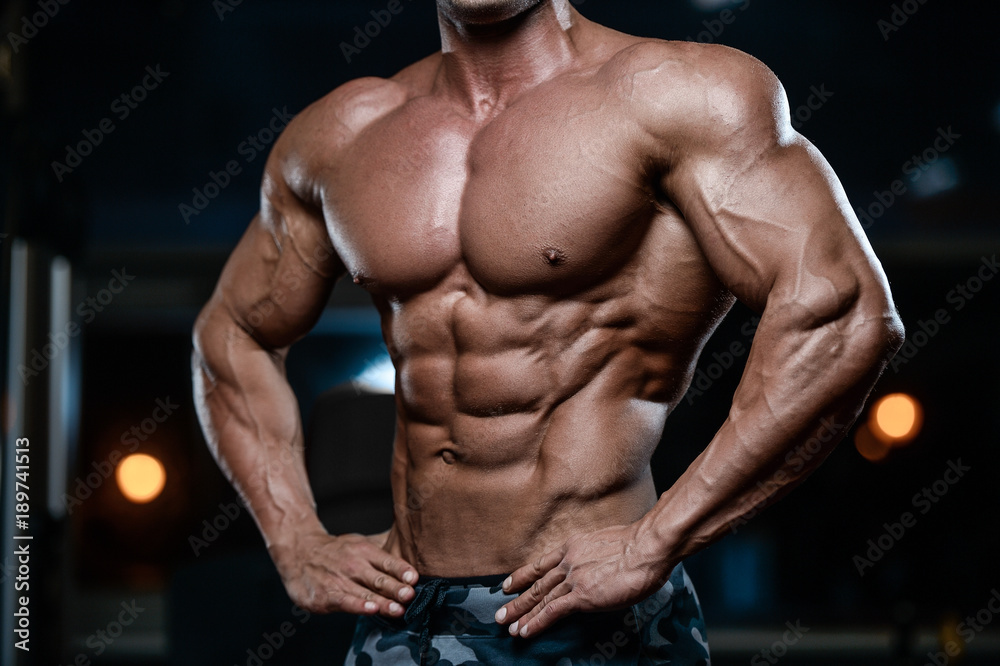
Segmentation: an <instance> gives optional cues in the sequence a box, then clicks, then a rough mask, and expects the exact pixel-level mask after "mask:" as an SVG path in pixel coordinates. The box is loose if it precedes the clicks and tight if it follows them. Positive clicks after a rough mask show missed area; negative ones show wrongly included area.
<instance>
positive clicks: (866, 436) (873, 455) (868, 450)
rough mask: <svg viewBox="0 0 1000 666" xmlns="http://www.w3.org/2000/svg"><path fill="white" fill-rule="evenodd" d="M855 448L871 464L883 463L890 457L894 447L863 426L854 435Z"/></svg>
mask: <svg viewBox="0 0 1000 666" xmlns="http://www.w3.org/2000/svg"><path fill="white" fill-rule="evenodd" d="M854 448H856V449H857V450H858V453H860V454H861V457H863V458H864V459H865V460H867V461H869V462H882V461H883V460H885V459H886V456H888V455H889V451H890V450H891V449H892V446H890V445H889V444H886V443H885V442H883V441H881V440H880V439H879V438H878V437H876V436H875V435H873V434H872V431H871V430H869V429H868V426H867V425H862V426H861V427H859V428H858V429H857V431H856V432H855V433H854Z"/></svg>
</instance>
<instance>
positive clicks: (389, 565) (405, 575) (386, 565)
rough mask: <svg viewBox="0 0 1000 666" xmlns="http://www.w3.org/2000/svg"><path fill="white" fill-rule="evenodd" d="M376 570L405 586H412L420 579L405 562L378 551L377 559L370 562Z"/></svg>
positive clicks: (411, 566) (414, 570)
mask: <svg viewBox="0 0 1000 666" xmlns="http://www.w3.org/2000/svg"><path fill="white" fill-rule="evenodd" d="M372 563H373V564H374V565H375V567H376V568H377V569H380V570H381V571H384V572H385V573H387V574H390V575H391V576H392V577H393V578H395V579H396V580H398V581H401V582H402V583H403V584H405V585H413V584H414V583H416V582H417V579H418V578H419V577H420V576H419V574H417V570H416V569H415V568H414V567H413V565H412V564H410V563H409V562H407V561H406V560H404V559H402V558H400V557H396V556H395V555H392V554H390V553H387V552H385V551H384V550H382V549H381V548H380V549H378V557H377V558H376V559H374V560H373V562H372Z"/></svg>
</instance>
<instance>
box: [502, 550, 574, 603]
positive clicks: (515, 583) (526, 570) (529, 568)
mask: <svg viewBox="0 0 1000 666" xmlns="http://www.w3.org/2000/svg"><path fill="white" fill-rule="evenodd" d="M565 555H566V546H565V544H564V545H563V546H562V547H561V548H557V549H555V550H551V551H549V552H548V553H545V554H544V555H541V556H539V557H538V559H536V560H535V561H534V562H530V563H528V564H525V565H524V566H523V567H521V568H520V569H517V570H515V571H514V573H512V574H511V575H509V576H507V580H505V581H504V582H503V591H504V592H517V591H518V590H523V589H524V588H526V587H528V586H529V585H531V584H532V583H534V582H535V581H536V580H538V579H539V578H541V577H542V576H544V575H545V574H546V573H548V572H549V571H550V570H551V569H552V568H553V567H555V566H556V565H557V564H559V563H560V562H562V560H563V557H564V556H565Z"/></svg>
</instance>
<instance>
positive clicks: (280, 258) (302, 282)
mask: <svg viewBox="0 0 1000 666" xmlns="http://www.w3.org/2000/svg"><path fill="white" fill-rule="evenodd" d="M317 226H319V225H318V224H315V225H312V227H310V226H308V225H307V224H303V223H302V222H301V221H290V220H285V219H275V216H274V215H273V214H270V213H269V212H267V211H265V213H263V214H260V215H258V216H257V217H255V218H254V221H253V222H252V223H251V224H250V227H249V228H248V229H247V231H246V233H245V234H244V235H243V238H242V239H241V240H240V242H239V244H238V245H237V247H236V249H235V250H234V251H233V254H232V256H231V257H230V258H229V261H228V262H227V263H226V267H225V269H224V270H223V273H222V277H221V278H220V280H219V287H218V290H217V293H216V297H217V298H218V300H219V301H220V305H221V306H222V307H224V308H226V310H228V313H229V315H230V316H231V317H232V319H233V321H234V322H235V323H236V324H237V325H238V326H239V327H240V328H242V329H243V330H244V331H245V332H246V333H248V334H249V335H250V336H251V337H253V338H254V339H255V340H256V341H257V343H258V344H260V345H261V346H262V347H265V348H268V349H280V348H284V347H287V346H288V345H290V344H292V343H293V342H295V341H296V340H298V339H299V338H301V337H302V336H304V335H305V334H306V333H308V332H309V330H310V329H311V328H312V327H313V326H314V325H315V324H316V321H317V320H318V319H319V316H320V314H322V311H323V308H324V306H325V305H326V302H327V300H328V299H329V297H330V291H331V289H332V288H333V284H334V282H335V280H336V279H337V277H339V276H340V274H341V273H342V270H343V269H342V267H341V264H340V261H339V259H338V258H337V257H336V254H335V253H334V251H333V249H332V247H331V246H330V243H329V240H328V238H327V237H326V234H325V231H324V230H322V228H321V227H320V228H318V229H317V228H315V227H317Z"/></svg>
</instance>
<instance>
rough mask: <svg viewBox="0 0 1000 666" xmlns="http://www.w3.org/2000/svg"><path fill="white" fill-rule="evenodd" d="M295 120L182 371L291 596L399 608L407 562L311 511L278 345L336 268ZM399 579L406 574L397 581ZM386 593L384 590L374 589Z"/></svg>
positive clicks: (312, 309) (355, 607) (317, 303)
mask: <svg viewBox="0 0 1000 666" xmlns="http://www.w3.org/2000/svg"><path fill="white" fill-rule="evenodd" d="M301 132H302V130H301V129H300V126H299V125H296V124H295V123H293V124H292V126H290V127H289V129H288V130H286V132H285V134H284V135H282V137H281V139H280V140H279V142H278V144H277V145H276V146H275V149H274V151H273V152H272V154H271V156H270V158H269V160H268V164H267V167H266V171H265V177H264V184H263V188H262V197H261V210H260V213H259V214H258V215H257V216H256V218H255V219H254V221H253V223H252V224H251V225H250V227H249V229H248V230H247V231H246V233H245V234H244V236H243V238H242V239H241V240H240V242H239V245H238V246H237V247H236V249H235V250H234V252H233V254H232V256H231V257H230V258H229V261H228V262H227V264H226V266H225V269H224V270H223V273H222V276H221V278H220V280H219V284H218V286H217V287H216V290H215V293H214V294H213V295H212V298H211V300H210V301H209V302H208V304H207V305H206V306H205V308H204V310H203V311H202V312H201V315H200V316H199V317H198V321H197V324H196V326H195V332H194V353H193V357H192V371H193V378H194V386H195V400H196V403H197V408H198V415H199V418H200V420H201V423H202V426H203V429H204V432H205V436H206V439H207V440H208V444H209V447H210V448H211V450H212V453H213V455H214V456H215V458H216V460H217V461H218V463H219V466H220V467H221V469H222V470H223V472H224V473H225V474H226V476H227V477H228V478H229V480H230V481H231V482H232V483H233V485H234V486H235V487H236V489H237V491H238V492H239V493H240V495H241V496H242V498H243V500H244V502H245V504H246V506H247V507H248V508H249V510H250V512H251V514H252V515H253V517H254V519H255V520H256V521H257V525H258V526H259V528H260V530H261V533H262V534H263V536H264V540H265V542H266V544H267V547H268V551H269V552H270V553H271V556H272V558H273V559H274V561H275V564H276V565H277V566H278V570H279V572H280V573H281V575H282V578H283V579H284V581H285V584H286V586H287V587H288V590H289V594H290V595H291V596H292V598H293V600H294V601H295V602H296V603H298V604H299V605H301V606H303V607H305V608H308V609H310V610H315V611H321V612H322V611H331V610H343V611H348V612H354V613H373V612H383V613H385V614H389V615H398V614H400V613H401V612H402V608H401V607H400V606H399V604H396V603H395V602H393V601H392V599H389V598H386V597H394V598H397V599H399V600H401V601H405V600H407V599H408V598H410V597H411V596H412V588H410V587H409V586H408V585H407V584H406V583H410V582H414V581H415V580H416V571H415V570H413V568H412V567H411V566H410V565H409V564H408V563H406V562H405V561H403V560H401V559H399V558H397V557H394V556H392V555H390V554H389V553H388V552H386V551H385V550H383V549H382V545H383V544H382V541H384V537H382V538H377V537H362V536H361V535H348V536H344V537H330V536H329V535H328V534H327V533H326V531H325V530H324V529H323V526H322V524H321V523H320V521H319V518H318V517H317V515H316V509H315V502H314V499H313V496H312V491H311V489H310V487H309V481H308V478H307V475H306V469H305V462H304V458H303V444H304V442H303V435H302V424H301V418H300V416H299V409H298V404H297V403H296V401H295V396H294V394H293V393H292V389H291V387H290V386H289V384H288V382H287V380H286V379H285V366H284V362H285V357H286V355H287V353H288V348H289V346H290V345H291V344H292V343H293V342H295V341H296V340H298V339H299V338H301V337H302V336H304V335H305V334H306V333H307V332H308V331H309V329H310V328H312V326H313V325H314V324H315V323H316V320H317V319H318V318H319V316H320V314H321V313H322V310H323V307H324V306H325V304H326V302H327V300H328V298H329V295H330V290H331V289H332V287H333V284H334V281H335V280H336V278H337V277H339V276H340V275H341V274H342V273H343V272H344V268H343V265H342V264H341V262H340V260H339V259H338V258H337V256H336V253H335V252H334V250H333V248H332V246H331V243H330V240H329V236H328V235H327V233H326V230H325V227H324V224H323V220H322V217H321V214H320V213H319V211H318V209H317V208H316V207H315V206H312V205H310V204H309V203H307V201H306V197H307V196H308V192H306V193H305V196H300V195H299V193H297V192H296V191H294V190H293V187H292V186H291V185H290V184H289V183H294V184H296V186H297V187H298V188H299V189H300V190H303V189H306V186H305V185H304V183H305V179H304V178H303V177H302V175H301V173H302V171H303V168H302V166H301V162H299V161H298V159H297V157H296V155H295V153H294V148H293V147H294V145H295V143H296V141H297V140H300V139H299V138H298V135H299V134H300V133H301ZM404 580H405V581H406V583H404V582H402V581H404ZM383 595H385V596H383Z"/></svg>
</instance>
